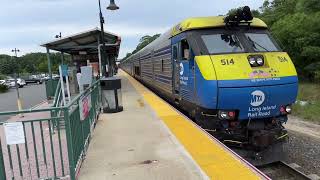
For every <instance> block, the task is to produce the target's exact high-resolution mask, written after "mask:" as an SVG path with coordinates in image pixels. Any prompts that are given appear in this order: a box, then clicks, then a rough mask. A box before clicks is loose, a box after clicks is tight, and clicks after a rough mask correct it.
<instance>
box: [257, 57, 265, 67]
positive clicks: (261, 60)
mask: <svg viewBox="0 0 320 180" xmlns="http://www.w3.org/2000/svg"><path fill="white" fill-rule="evenodd" d="M257 64H258V65H259V66H263V64H264V61H263V59H262V58H261V57H258V58H257Z"/></svg>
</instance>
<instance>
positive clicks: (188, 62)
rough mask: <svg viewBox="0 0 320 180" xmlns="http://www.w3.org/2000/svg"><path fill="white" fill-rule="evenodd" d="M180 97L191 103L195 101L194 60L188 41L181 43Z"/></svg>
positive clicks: (184, 40) (183, 40)
mask: <svg viewBox="0 0 320 180" xmlns="http://www.w3.org/2000/svg"><path fill="white" fill-rule="evenodd" d="M179 53H180V72H179V74H180V96H181V98H182V99H184V100H187V101H189V102H193V100H194V59H193V58H192V57H193V55H192V54H193V53H192V50H191V47H190V45H189V43H188V41H187V39H182V40H181V41H180V47H179Z"/></svg>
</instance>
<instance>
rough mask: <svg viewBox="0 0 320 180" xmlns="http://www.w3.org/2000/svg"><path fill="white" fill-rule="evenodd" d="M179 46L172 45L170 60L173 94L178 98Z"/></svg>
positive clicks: (177, 44)
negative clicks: (171, 61)
mask: <svg viewBox="0 0 320 180" xmlns="http://www.w3.org/2000/svg"><path fill="white" fill-rule="evenodd" d="M179 44H180V43H176V44H174V45H172V60H173V63H172V64H173V82H172V83H173V92H174V94H176V95H177V96H179V91H180V73H179V72H180V61H179V59H180V58H179Z"/></svg>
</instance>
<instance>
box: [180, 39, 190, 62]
mask: <svg viewBox="0 0 320 180" xmlns="http://www.w3.org/2000/svg"><path fill="white" fill-rule="evenodd" d="M181 57H182V60H189V59H190V46H189V43H188V41H187V40H186V39H184V40H182V41H181Z"/></svg>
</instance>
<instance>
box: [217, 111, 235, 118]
mask: <svg viewBox="0 0 320 180" xmlns="http://www.w3.org/2000/svg"><path fill="white" fill-rule="evenodd" d="M218 115H219V118H220V119H223V120H233V119H235V117H236V112H235V111H223V110H220V111H219V112H218Z"/></svg>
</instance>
